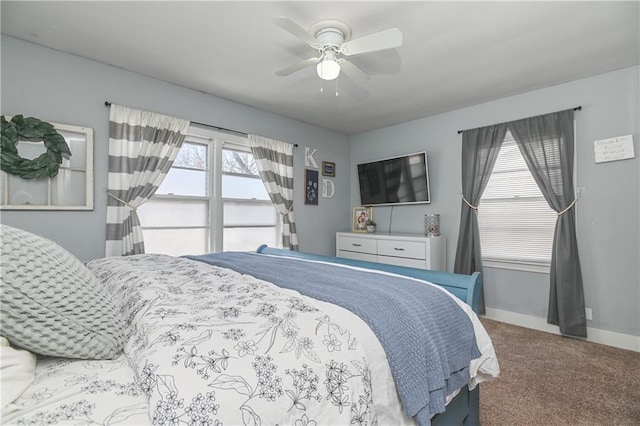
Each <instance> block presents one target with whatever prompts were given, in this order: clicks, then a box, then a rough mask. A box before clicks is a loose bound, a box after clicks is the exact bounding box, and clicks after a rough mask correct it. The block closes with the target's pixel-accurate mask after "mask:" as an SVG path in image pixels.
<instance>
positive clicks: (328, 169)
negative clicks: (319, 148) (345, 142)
mask: <svg viewBox="0 0 640 426" xmlns="http://www.w3.org/2000/svg"><path fill="white" fill-rule="evenodd" d="M322 176H329V177H335V176H336V163H332V162H331V161H323V162H322Z"/></svg>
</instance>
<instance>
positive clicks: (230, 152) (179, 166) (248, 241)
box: [138, 126, 280, 256]
mask: <svg viewBox="0 0 640 426" xmlns="http://www.w3.org/2000/svg"><path fill="white" fill-rule="evenodd" d="M190 133H193V134H190V135H188V136H187V138H186V139H185V142H184V143H183V145H182V147H181V148H180V152H179V153H178V156H177V157H176V159H175V161H174V163H173V165H172V167H171V169H170V170H169V173H168V174H167V177H166V178H165V180H164V181H163V182H162V185H161V186H160V188H159V189H158V191H157V192H156V194H155V195H154V196H153V197H152V198H151V199H150V200H148V201H147V202H146V203H145V204H143V205H142V206H141V207H140V208H139V209H138V215H139V217H140V223H141V225H142V231H143V234H144V242H145V250H146V252H147V253H164V254H169V255H174V256H180V255H185V254H203V253H209V252H213V251H222V250H227V251H231V250H242V251H253V250H255V249H256V248H257V247H258V246H259V245H260V244H268V245H270V246H272V247H277V246H278V243H279V240H280V239H279V235H280V223H279V221H280V218H279V215H278V214H277V212H276V210H275V208H274V207H273V204H272V203H271V201H270V200H269V196H268V194H267V191H266V189H265V187H264V184H263V183H262V180H261V179H260V176H259V174H258V169H257V167H256V164H255V160H254V158H253V155H252V154H251V151H250V149H249V145H248V141H247V140H246V138H239V137H235V136H232V135H225V134H222V133H218V132H212V131H210V130H205V129H203V128H200V127H195V126H192V128H191V130H190Z"/></svg>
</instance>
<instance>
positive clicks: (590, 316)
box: [584, 308, 593, 321]
mask: <svg viewBox="0 0 640 426" xmlns="http://www.w3.org/2000/svg"><path fill="white" fill-rule="evenodd" d="M584 313H585V315H586V316H587V321H591V320H593V311H592V310H591V308H584Z"/></svg>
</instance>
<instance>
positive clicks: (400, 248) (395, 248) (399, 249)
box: [393, 247, 404, 251]
mask: <svg viewBox="0 0 640 426" xmlns="http://www.w3.org/2000/svg"><path fill="white" fill-rule="evenodd" d="M393 249H394V250H395V251H404V249H403V248H402V247H394V248H393Z"/></svg>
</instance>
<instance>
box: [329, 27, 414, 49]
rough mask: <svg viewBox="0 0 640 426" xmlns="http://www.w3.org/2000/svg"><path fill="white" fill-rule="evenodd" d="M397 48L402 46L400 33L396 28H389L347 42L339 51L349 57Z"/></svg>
mask: <svg viewBox="0 0 640 426" xmlns="http://www.w3.org/2000/svg"><path fill="white" fill-rule="evenodd" d="M399 46H402V33H401V32H400V30H399V29H397V28H390V29H388V30H384V31H380V32H377V33H373V34H369V35H367V36H364V37H359V38H356V39H353V40H349V41H347V42H345V43H343V44H342V46H341V47H340V51H341V52H342V54H343V55H345V56H350V55H358V54H360V53H367V52H375V51H376V50H384V49H393V48H395V47H399Z"/></svg>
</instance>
